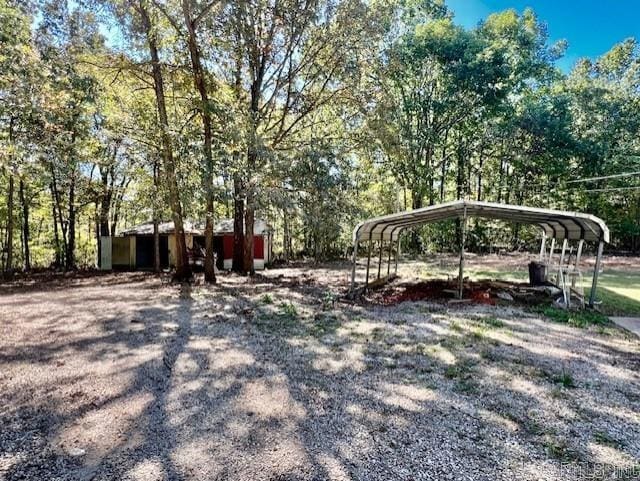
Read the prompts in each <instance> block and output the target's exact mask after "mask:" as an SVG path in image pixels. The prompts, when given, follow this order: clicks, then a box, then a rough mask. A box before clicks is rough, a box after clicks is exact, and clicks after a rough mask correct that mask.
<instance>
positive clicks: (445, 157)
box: [440, 129, 449, 202]
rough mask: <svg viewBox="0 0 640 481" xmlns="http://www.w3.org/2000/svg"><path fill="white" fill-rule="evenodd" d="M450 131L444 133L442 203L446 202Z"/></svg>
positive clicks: (441, 179)
mask: <svg viewBox="0 0 640 481" xmlns="http://www.w3.org/2000/svg"><path fill="white" fill-rule="evenodd" d="M448 138H449V129H447V130H446V131H445V132H444V143H443V144H442V165H441V171H440V202H444V193H445V184H446V182H447V139H448Z"/></svg>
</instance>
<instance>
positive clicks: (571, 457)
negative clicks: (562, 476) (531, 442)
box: [543, 436, 578, 461]
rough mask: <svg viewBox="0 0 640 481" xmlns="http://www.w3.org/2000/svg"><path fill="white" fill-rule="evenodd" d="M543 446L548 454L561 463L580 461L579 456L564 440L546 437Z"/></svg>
mask: <svg viewBox="0 0 640 481" xmlns="http://www.w3.org/2000/svg"><path fill="white" fill-rule="evenodd" d="M543 446H544V448H545V451H546V452H547V454H549V455H550V456H552V457H554V458H556V459H558V460H560V461H576V460H577V459H578V454H577V453H576V452H575V451H574V450H573V449H571V447H570V446H569V444H568V443H567V442H566V441H565V440H564V439H560V438H556V437H554V436H546V438H545V440H544V442H543Z"/></svg>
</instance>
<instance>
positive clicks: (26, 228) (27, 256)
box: [19, 178, 31, 272]
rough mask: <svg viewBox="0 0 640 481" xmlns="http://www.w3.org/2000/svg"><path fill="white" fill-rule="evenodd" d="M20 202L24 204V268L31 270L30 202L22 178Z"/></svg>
mask: <svg viewBox="0 0 640 481" xmlns="http://www.w3.org/2000/svg"><path fill="white" fill-rule="evenodd" d="M19 189H20V204H21V205H22V250H23V253H24V270H25V271H27V272H28V271H30V270H31V251H30V249H29V203H28V202H27V200H26V196H25V193H24V191H25V189H24V180H23V179H22V178H21V179H20V187H19Z"/></svg>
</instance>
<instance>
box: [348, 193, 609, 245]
mask: <svg viewBox="0 0 640 481" xmlns="http://www.w3.org/2000/svg"><path fill="white" fill-rule="evenodd" d="M465 210H466V214H467V216H470V217H484V218H489V219H499V220H505V221H510V222H517V223H521V224H532V225H536V226H538V227H540V228H541V229H542V230H543V231H544V232H545V233H546V235H547V236H548V237H550V238H555V239H559V240H563V239H568V240H579V239H584V240H587V241H599V240H603V241H605V242H609V228H608V227H607V225H606V224H605V223H604V221H603V220H602V219H600V218H598V217H596V216H593V215H590V214H583V213H580V212H568V211H561V210H552V209H540V208H537V207H526V206H520V205H509V204H499V203H492V202H476V201H469V200H457V201H453V202H447V203H444V204H438V205H432V206H429V207H425V208H422V209H416V210H412V211H406V212H398V213H395V214H390V215H385V216H382V217H376V218H373V219H368V220H366V221H364V222H362V223H360V224H358V225H357V226H356V228H355V229H354V231H353V239H354V241H362V240H381V239H382V240H396V239H397V238H398V236H399V235H400V233H401V232H402V231H403V230H405V229H409V228H411V227H415V226H418V225H421V224H427V223H430V222H438V221H442V220H447V219H452V218H461V217H463V216H464V213H465Z"/></svg>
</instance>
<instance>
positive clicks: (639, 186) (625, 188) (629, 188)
mask: <svg viewBox="0 0 640 481" xmlns="http://www.w3.org/2000/svg"><path fill="white" fill-rule="evenodd" d="M638 189H640V185H634V186H631V187H611V188H608V189H589V190H583V191H582V192H615V191H623V190H638Z"/></svg>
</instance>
